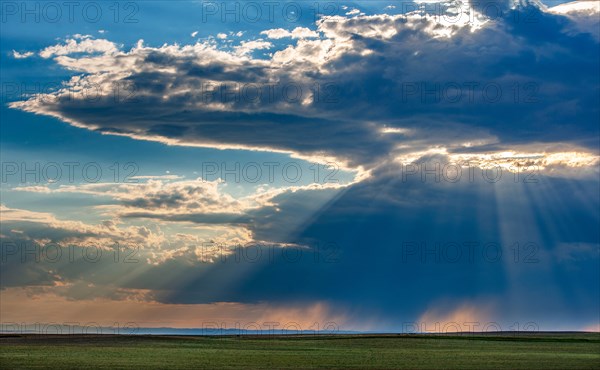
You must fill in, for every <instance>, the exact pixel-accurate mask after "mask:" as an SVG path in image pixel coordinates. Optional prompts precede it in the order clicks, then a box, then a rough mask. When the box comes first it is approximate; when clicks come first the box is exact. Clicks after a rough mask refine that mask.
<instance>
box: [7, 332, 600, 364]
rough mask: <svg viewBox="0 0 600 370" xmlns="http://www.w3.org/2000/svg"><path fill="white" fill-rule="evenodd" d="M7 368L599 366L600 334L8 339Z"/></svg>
mask: <svg viewBox="0 0 600 370" xmlns="http://www.w3.org/2000/svg"><path fill="white" fill-rule="evenodd" d="M0 343H1V346H0V360H1V362H0V367H1V368H2V369H21V368H61V369H70V368H71V369H74V368H86V367H87V368H105V369H109V368H111V369H112V368H134V367H135V368H217V369H228V368H245V369H257V368H270V369H273V368H276V369H277V368H278V369H282V368H284V369H295V368H303V369H306V368H344V369H347V368H356V369H365V368H385V369H390V368H400V369H403V368H410V369H414V368H428V369H433V368H436V369H439V368H445V369H468V368H473V369H502V368H510V369H521V368H522V369H524V368H527V369H600V334H592V333H538V334H527V335H526V334H522V333H519V334H517V333H513V334H510V333H508V334H507V333H503V334H486V335H466V334H460V335H459V334H457V335H444V336H441V335H328V336H315V335H312V336H241V337H237V336H220V337H202V336H194V337H191V336H114V335H110V336H109V335H89V336H85V335H54V336H51V335H14V336H12V335H3V336H1V337H0Z"/></svg>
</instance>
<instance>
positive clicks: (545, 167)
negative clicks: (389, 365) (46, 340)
mask: <svg viewBox="0 0 600 370" xmlns="http://www.w3.org/2000/svg"><path fill="white" fill-rule="evenodd" d="M1 10H2V13H1V15H0V17H1V18H2V19H1V26H2V36H1V40H2V42H1V45H0V55H2V59H1V62H0V63H1V67H2V106H1V107H0V114H1V116H2V124H1V126H0V127H1V134H2V137H1V148H0V154H1V156H2V190H1V195H2V200H1V203H2V211H1V212H2V213H1V214H2V226H1V228H0V238H1V241H2V260H1V262H0V263H1V265H2V270H1V277H2V281H1V288H2V290H1V292H2V301H1V303H0V306H1V308H2V316H3V317H2V322H3V324H5V325H8V324H10V323H16V322H18V323H33V322H58V323H65V322H68V321H70V322H73V321H76V322H79V323H89V322H96V323H100V324H101V325H107V326H110V325H113V324H114V323H120V324H121V325H122V324H124V323H128V322H134V323H136V325H137V326H140V327H178V328H190V327H202V326H204V325H206V324H207V323H215V322H218V323H221V324H223V325H225V326H227V327H235V325H236V323H237V324H238V326H242V327H244V326H248V327H250V326H251V324H252V325H253V324H256V323H258V324H259V325H264V323H266V322H267V323H268V322H278V323H279V328H284V327H286V325H288V324H290V323H295V324H298V325H299V326H300V327H301V328H302V329H308V328H311V327H312V328H313V329H314V324H315V323H318V326H319V327H321V328H323V327H325V326H327V325H328V324H331V323H334V324H335V326H336V327H338V328H339V329H340V330H369V331H409V330H415V329H414V328H418V329H417V330H416V331H444V330H451V328H455V327H457V326H458V327H459V328H460V329H461V330H469V329H470V328H472V327H473V325H474V324H473V323H477V324H476V325H477V328H476V329H481V330H483V329H489V330H493V329H502V330H525V328H527V329H528V330H531V328H537V329H539V330H598V325H600V317H599V314H598V312H599V311H600V259H599V252H600V250H599V247H600V235H599V231H598V230H599V228H598V224H599V221H600V220H599V218H600V214H599V212H598V210H599V209H600V208H599V206H600V195H599V194H600V192H599V186H600V184H599V167H598V166H599V163H600V157H599V149H600V147H599V144H600V142H599V138H600V133H599V124H598V123H599V122H598V120H599V114H600V111H599V103H600V101H599V99H600V98H599V96H600V94H599V93H600V91H599V90H600V72H599V71H600V68H599V67H600V65H599V63H600V57H599V48H598V46H599V45H598V43H599V39H600V33H599V32H600V24H599V23H598V11H599V2H598V1H579V2H574V3H562V2H547V3H539V2H529V1H524V2H520V3H519V2H514V3H513V2H505V1H493V2H479V3H468V2H467V3H462V2H457V1H449V2H419V3H415V2H394V1H368V2H367V1H364V2H316V3H314V2H293V1H285V2H227V3H225V2H214V1H176V2H166V1H165V2H163V1H132V2H127V1H122V2H114V3H102V2H80V3H77V4H76V6H75V8H73V9H69V8H68V7H67V6H65V5H64V4H62V3H58V2H56V3H52V2H51V3H47V2H46V3H45V2H35V1H28V2H3V3H2V9H1ZM7 323H8V324H7ZM211 325H212V324H211ZM221 326H222V325H221ZM407 328H409V329H407ZM448 328H450V329H448ZM490 328H492V329H490Z"/></svg>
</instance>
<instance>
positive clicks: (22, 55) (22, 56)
mask: <svg viewBox="0 0 600 370" xmlns="http://www.w3.org/2000/svg"><path fill="white" fill-rule="evenodd" d="M12 55H13V58H15V59H26V58H29V57H31V56H33V55H34V53H33V52H32V51H26V52H23V53H19V52H18V51H16V50H13V51H12Z"/></svg>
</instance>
